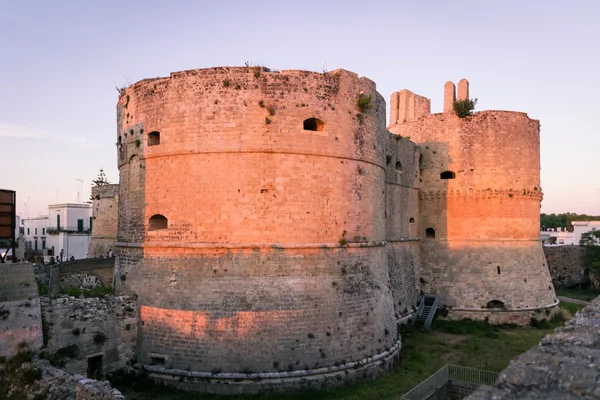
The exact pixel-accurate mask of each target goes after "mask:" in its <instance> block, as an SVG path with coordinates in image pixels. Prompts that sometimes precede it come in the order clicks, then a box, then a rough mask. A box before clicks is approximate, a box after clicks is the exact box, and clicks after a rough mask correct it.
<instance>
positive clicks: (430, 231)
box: [425, 228, 435, 239]
mask: <svg viewBox="0 0 600 400" xmlns="http://www.w3.org/2000/svg"><path fill="white" fill-rule="evenodd" d="M425 237H426V238H429V239H435V229H433V228H427V229H425Z"/></svg>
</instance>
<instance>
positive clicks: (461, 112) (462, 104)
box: [454, 99, 477, 118]
mask: <svg viewBox="0 0 600 400" xmlns="http://www.w3.org/2000/svg"><path fill="white" fill-rule="evenodd" d="M475 104H477V99H470V100H469V99H464V100H458V101H455V102H454V112H455V113H456V115H457V116H458V117H459V118H465V117H468V116H469V115H473V110H474V109H475Z"/></svg>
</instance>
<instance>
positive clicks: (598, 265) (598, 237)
mask: <svg viewBox="0 0 600 400" xmlns="http://www.w3.org/2000/svg"><path fill="white" fill-rule="evenodd" d="M579 245H580V246H581V248H582V250H583V254H582V261H583V266H584V267H587V268H590V270H592V271H594V272H596V273H597V274H600V230H591V231H589V232H585V233H583V234H582V235H581V240H580V241H579Z"/></svg>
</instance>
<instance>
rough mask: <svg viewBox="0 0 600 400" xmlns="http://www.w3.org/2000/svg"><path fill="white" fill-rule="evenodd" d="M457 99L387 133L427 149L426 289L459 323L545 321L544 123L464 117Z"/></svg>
mask: <svg viewBox="0 0 600 400" xmlns="http://www.w3.org/2000/svg"><path fill="white" fill-rule="evenodd" d="M455 98H456V95H455V86H454V84H453V83H452V82H447V83H446V85H445V87H444V112H443V113H441V114H430V113H424V112H422V113H421V114H420V115H418V116H413V118H409V119H407V120H406V122H404V123H397V124H393V125H392V126H390V128H389V129H390V131H391V132H393V133H396V134H400V135H402V136H410V138H411V140H413V141H415V142H416V143H418V144H419V145H420V147H421V158H420V168H421V172H422V180H423V181H422V187H421V210H422V218H421V227H420V230H421V232H420V236H421V237H422V238H423V242H422V270H421V278H422V281H421V282H422V284H423V291H424V292H425V293H426V294H436V295H439V296H440V297H441V302H442V304H444V305H446V306H448V307H449V308H450V309H451V311H452V312H451V315H454V316H457V317H468V318H475V319H482V318H485V317H488V318H489V319H490V320H491V321H492V322H494V321H495V322H504V321H515V322H522V323H527V322H529V320H530V318H531V317H540V318H541V317H545V316H547V315H548V314H549V310H551V309H553V308H554V307H555V306H556V305H557V304H558V301H557V299H556V295H555V293H554V288H553V286H552V282H551V277H550V273H549V271H548V266H547V263H546V260H545V257H544V253H543V250H542V245H541V240H540V235H539V218H540V201H541V199H542V192H541V188H540V136H539V121H537V120H532V119H530V118H529V117H528V116H527V114H525V113H520V112H510V111H482V112H478V113H475V114H474V115H471V116H468V117H466V118H459V117H458V116H457V115H456V113H455V112H454V109H453V105H454V102H455ZM464 100H469V82H468V81H467V80H466V79H463V80H461V81H460V82H459V85H458V101H464ZM409 108H410V107H409ZM392 114H393V112H392ZM547 310H548V313H546V311H547Z"/></svg>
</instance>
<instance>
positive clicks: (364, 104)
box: [356, 93, 372, 112]
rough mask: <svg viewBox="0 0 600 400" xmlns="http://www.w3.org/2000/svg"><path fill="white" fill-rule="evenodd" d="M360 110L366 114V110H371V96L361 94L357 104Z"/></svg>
mask: <svg viewBox="0 0 600 400" xmlns="http://www.w3.org/2000/svg"><path fill="white" fill-rule="evenodd" d="M356 105H357V106H358V109H359V110H360V112H365V111H366V110H370V109H371V107H372V105H371V95H370V94H364V93H363V94H361V95H360V96H358V101H357V102H356Z"/></svg>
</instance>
